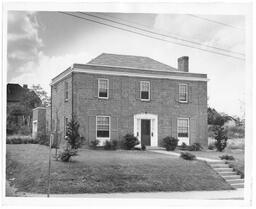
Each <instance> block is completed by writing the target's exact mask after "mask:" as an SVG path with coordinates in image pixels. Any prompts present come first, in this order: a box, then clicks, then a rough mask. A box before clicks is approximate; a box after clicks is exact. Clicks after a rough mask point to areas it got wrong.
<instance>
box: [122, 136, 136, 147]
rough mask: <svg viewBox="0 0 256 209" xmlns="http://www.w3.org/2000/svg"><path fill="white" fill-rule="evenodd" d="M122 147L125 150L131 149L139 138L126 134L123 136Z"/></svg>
mask: <svg viewBox="0 0 256 209" xmlns="http://www.w3.org/2000/svg"><path fill="white" fill-rule="evenodd" d="M123 144H124V148H125V149H127V150H131V149H133V148H134V147H135V146H136V145H138V144H139V140H138V139H137V137H135V136H133V135H132V134H126V135H125V136H124V142H123Z"/></svg>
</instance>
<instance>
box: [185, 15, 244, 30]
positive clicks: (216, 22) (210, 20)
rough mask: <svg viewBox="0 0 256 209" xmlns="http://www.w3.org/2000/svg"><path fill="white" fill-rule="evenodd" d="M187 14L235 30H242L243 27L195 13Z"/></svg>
mask: <svg viewBox="0 0 256 209" xmlns="http://www.w3.org/2000/svg"><path fill="white" fill-rule="evenodd" d="M188 15H189V16H192V17H195V18H198V19H202V20H206V21H208V22H212V23H215V24H219V25H222V26H226V27H230V28H233V29H236V30H241V31H243V28H239V27H236V26H234V25H230V24H227V23H223V22H220V21H216V20H212V19H208V18H206V17H201V16H197V15H192V14H188Z"/></svg>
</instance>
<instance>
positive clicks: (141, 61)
mask: <svg viewBox="0 0 256 209" xmlns="http://www.w3.org/2000/svg"><path fill="white" fill-rule="evenodd" d="M87 64H88V65H98V66H101V65H103V66H111V67H127V68H135V69H143V70H157V71H158V70H159V71H177V69H176V68H173V67H171V66H169V65H166V64H163V63H161V62H158V61H156V60H153V59H151V58H149V57H142V56H133V55H119V54H107V53H102V54H101V55H99V56H98V57H96V58H94V59H92V60H91V61H90V62H88V63H87Z"/></svg>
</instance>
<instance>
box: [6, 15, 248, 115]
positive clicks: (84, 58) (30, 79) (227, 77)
mask: <svg viewBox="0 0 256 209" xmlns="http://www.w3.org/2000/svg"><path fill="white" fill-rule="evenodd" d="M72 14H74V15H79V16H81V17H85V18H91V19H93V20H97V21H100V22H105V23H106V21H103V20H102V19H101V20H99V19H97V18H95V17H92V16H87V15H86V14H82V13H72ZM89 14H90V15H94V16H95V15H96V16H100V17H101V18H108V19H111V20H112V21H119V22H121V23H124V24H132V25H133V26H136V27H140V28H143V29H146V30H151V31H154V32H156V33H161V34H164V35H168V36H171V37H176V39H171V38H166V36H165V37H163V36H159V35H153V36H154V37H157V38H162V39H164V40H168V41H170V42H167V41H161V40H157V39H152V38H149V37H145V36H141V35H138V34H134V33H130V32H127V31H123V30H119V29H116V28H112V27H108V26H106V25H102V24H97V23H95V22H91V21H87V20H84V19H79V18H75V17H72V16H68V15H65V14H63V13H58V12H31V11H29V12H28V11H9V12H8V25H7V27H8V34H7V82H8V83H19V84H21V85H22V84H28V86H29V87H31V85H32V84H40V85H41V86H42V87H43V88H44V89H45V90H46V91H47V92H48V93H50V85H49V84H50V82H51V79H52V78H53V77H55V76H56V75H58V74H59V73H61V72H62V71H64V70H65V69H66V68H68V67H69V66H71V65H72V64H73V63H83V64H85V63H87V62H88V61H90V60H91V59H93V58H95V57H97V56H98V55H100V54H101V53H114V54H127V55H137V56H147V57H150V58H152V59H155V60H157V61H160V62H163V63H165V64H168V65H170V66H172V67H177V59H178V58H179V57H181V56H189V71H190V72H193V73H205V74H207V75H208V78H209V81H208V105H209V106H210V107H213V108H215V109H216V110H217V111H219V112H224V113H227V114H229V115H232V116H240V117H241V116H242V114H243V112H244V99H245V61H244V60H241V59H236V58H233V57H227V56H223V55H220V54H215V53H210V52H207V51H202V50H199V49H195V48H192V47H194V46H197V47H200V48H203V49H209V48H206V47H205V46H204V45H210V46H212V47H218V48H223V49H225V50H228V51H233V52H237V53H240V54H237V53H236V54H233V55H235V56H239V57H241V56H242V55H241V54H243V53H245V22H244V21H245V19H244V16H235V15H218V16H217V15H208V16H198V15H196V16H194V15H193V14H192V15H191V14H143V13H138V14H129V13H126V14H125V13H89ZM110 24H112V25H114V26H118V27H122V28H125V29H127V27H126V26H121V25H119V24H116V23H114V22H110ZM134 31H137V32H138V30H136V29H134ZM145 33H146V32H144V34H145ZM146 34H148V33H146ZM151 36H152V34H151ZM177 37H178V38H179V39H183V40H189V41H193V42H197V43H199V44H201V45H196V44H191V42H187V41H181V40H177ZM177 43H178V44H177ZM180 44H182V45H180ZM184 45H187V46H184ZM202 45H203V46H202ZM215 51H216V50H215ZM218 52H220V51H218Z"/></svg>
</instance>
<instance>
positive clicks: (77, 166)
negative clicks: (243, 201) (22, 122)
mask: <svg viewBox="0 0 256 209" xmlns="http://www.w3.org/2000/svg"><path fill="white" fill-rule="evenodd" d="M53 153H54V151H53ZM6 165H7V171H6V172H7V173H6V176H7V179H12V178H15V180H13V181H12V182H13V184H14V186H15V187H16V188H17V189H18V191H22V192H30V193H46V191H47V172H48V170H47V169H48V147H46V146H43V145H37V144H23V145H7V162H6ZM51 173H52V175H51V192H52V193H110V192H152V191H191V190H226V189H231V187H230V186H229V185H228V184H227V183H226V182H225V181H224V180H223V179H222V178H221V177H220V176H218V175H217V174H216V173H215V172H214V171H213V170H212V169H211V168H210V167H209V166H208V165H207V164H206V163H204V162H201V161H186V160H183V159H181V158H177V157H173V156H168V155H163V154H157V153H152V152H149V151H125V150H117V151H105V150H81V151H80V152H79V156H77V157H75V158H74V159H73V161H72V162H71V163H64V162H61V161H55V160H54V158H53V160H52V170H51Z"/></svg>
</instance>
